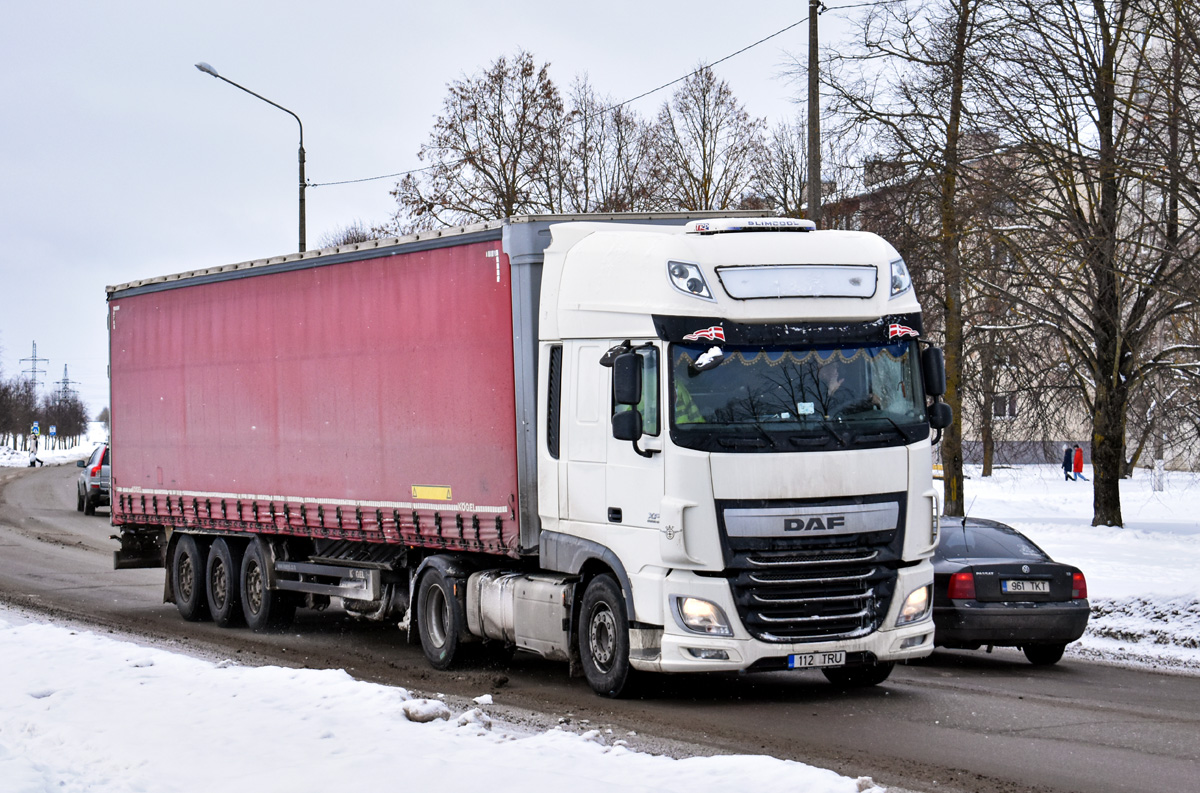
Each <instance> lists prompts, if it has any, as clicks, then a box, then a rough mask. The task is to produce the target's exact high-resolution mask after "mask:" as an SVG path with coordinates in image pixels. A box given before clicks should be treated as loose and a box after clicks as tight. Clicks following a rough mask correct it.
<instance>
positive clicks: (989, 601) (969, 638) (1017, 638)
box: [933, 518, 1090, 665]
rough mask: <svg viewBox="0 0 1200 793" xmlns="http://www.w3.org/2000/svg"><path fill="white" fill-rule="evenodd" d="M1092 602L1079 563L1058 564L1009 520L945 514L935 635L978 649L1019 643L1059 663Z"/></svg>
mask: <svg viewBox="0 0 1200 793" xmlns="http://www.w3.org/2000/svg"><path fill="white" fill-rule="evenodd" d="M1089 608H1090V607H1089V605H1088V601H1087V581H1086V579H1084V577H1083V573H1082V572H1080V571H1079V568H1077V567H1072V566H1071V565H1067V564H1059V563H1058V562H1056V561H1054V560H1053V559H1051V558H1050V557H1049V556H1048V555H1047V554H1046V552H1045V551H1043V550H1042V549H1041V548H1039V547H1037V546H1036V545H1034V544H1033V543H1032V542H1031V541H1030V540H1029V538H1028V537H1026V536H1025V535H1023V534H1021V533H1020V532H1019V531H1017V530H1016V529H1014V528H1012V527H1011V526H1005V525H1004V524H1003V523H996V522H995V521H990V520H980V519H978V518H967V519H966V520H965V521H960V520H943V521H942V537H941V542H940V543H939V544H938V549H937V553H936V554H934V557H933V624H934V637H933V642H934V645H935V646H938V647H952V648H960V649H966V650H976V649H979V648H980V647H984V646H987V647H989V648H990V647H992V646H997V647H1020V648H1021V649H1022V650H1023V651H1024V652H1025V657H1026V658H1028V659H1029V661H1030V663H1033V664H1037V665H1046V664H1053V663H1057V662H1058V660H1059V659H1060V658H1062V656H1063V650H1065V649H1066V646H1067V645H1068V644H1069V643H1071V642H1073V641H1075V640H1076V639H1078V638H1079V637H1080V636H1082V635H1083V629H1084V628H1085V627H1087V621H1088V611H1089Z"/></svg>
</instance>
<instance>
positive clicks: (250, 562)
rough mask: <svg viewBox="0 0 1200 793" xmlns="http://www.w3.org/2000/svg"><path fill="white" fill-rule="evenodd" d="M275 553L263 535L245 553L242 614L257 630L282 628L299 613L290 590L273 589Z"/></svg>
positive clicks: (242, 576) (241, 589)
mask: <svg viewBox="0 0 1200 793" xmlns="http://www.w3.org/2000/svg"><path fill="white" fill-rule="evenodd" d="M273 557H274V554H272V553H271V550H270V548H269V547H268V546H267V543H266V541H264V540H262V539H261V538H256V539H254V540H251V542H250V545H249V546H248V547H247V548H246V553H245V555H244V556H243V557H242V565H241V574H240V575H239V576H238V589H239V590H240V592H241V596H242V614H243V616H245V618H246V624H247V625H248V626H249V627H250V630H252V631H256V632H258V633H264V632H267V631H277V630H282V629H283V628H286V627H287V626H289V625H291V624H292V620H293V619H295V617H296V600H295V598H293V597H292V595H291V593H290V592H285V591H283V590H281V589H271V586H270V581H271V565H272V559H273Z"/></svg>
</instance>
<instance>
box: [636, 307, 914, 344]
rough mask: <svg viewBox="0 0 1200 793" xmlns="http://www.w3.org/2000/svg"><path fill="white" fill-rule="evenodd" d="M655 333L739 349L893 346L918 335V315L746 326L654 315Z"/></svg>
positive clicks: (666, 338) (665, 338)
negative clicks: (752, 347) (807, 346)
mask: <svg viewBox="0 0 1200 793" xmlns="http://www.w3.org/2000/svg"><path fill="white" fill-rule="evenodd" d="M654 330H655V332H656V333H657V334H658V337H659V338H660V339H662V340H663V341H670V342H679V343H682V342H697V341H699V342H713V343H715V344H733V345H738V346H743V345H756V344H769V345H793V344H795V345H801V344H803V345H824V344H829V345H859V344H892V343H894V342H897V341H901V340H903V339H911V338H917V337H918V336H920V335H921V331H922V327H921V315H920V314H917V313H913V314H892V315H889V316H884V317H880V318H878V319H873V320H867V321H847V322H829V323H822V322H787V323H782V322H770V323H763V324H746V323H741V322H731V321H729V320H727V319H719V318H717V317H676V316H665V315H659V314H656V315H654Z"/></svg>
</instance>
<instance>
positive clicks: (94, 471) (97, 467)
mask: <svg viewBox="0 0 1200 793" xmlns="http://www.w3.org/2000/svg"><path fill="white" fill-rule="evenodd" d="M103 464H104V463H96V465H95V466H94V467H93V468H92V476H100V466H102V465H103Z"/></svg>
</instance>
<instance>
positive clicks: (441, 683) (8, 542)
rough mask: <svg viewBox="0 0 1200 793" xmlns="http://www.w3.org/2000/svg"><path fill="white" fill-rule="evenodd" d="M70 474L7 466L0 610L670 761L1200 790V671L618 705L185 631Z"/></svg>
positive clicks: (154, 576)
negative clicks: (794, 763)
mask: <svg viewBox="0 0 1200 793" xmlns="http://www.w3.org/2000/svg"><path fill="white" fill-rule="evenodd" d="M76 474H77V469H76V468H74V467H71V466H61V467H47V468H41V469H3V468H0V600H3V601H5V602H8V603H10V604H13V605H16V606H19V607H24V608H27V609H32V610H36V611H39V612H42V613H46V614H48V615H50V616H52V617H54V618H55V619H59V620H66V621H70V622H73V623H83V624H86V625H90V626H93V627H94V628H95V629H97V630H99V631H110V632H113V633H115V634H119V635H126V636H131V637H133V638H134V639H136V640H139V641H144V642H148V643H153V644H156V645H159V646H165V647H168V648H171V649H175V650H181V651H185V652H192V653H196V654H200V655H204V656H208V657H229V658H234V659H236V660H238V661H240V662H243V663H247V664H266V663H270V664H285V665H289V666H297V667H310V668H343V669H346V670H347V671H349V672H351V673H352V674H354V675H356V676H357V677H360V678H362V679H366V680H372V681H376V682H383V683H387V684H390V685H399V686H404V687H406V688H409V689H410V690H413V691H418V692H428V693H432V692H443V693H446V694H447V695H450V696H451V697H454V696H461V697H474V696H477V695H479V694H482V693H492V694H493V696H494V697H495V700H496V702H497V703H498V704H497V709H498V711H499V713H500V715H502V716H505V717H508V718H512V719H514V720H517V721H524V722H527V723H529V724H531V725H532V726H534V727H545V726H547V725H551V724H555V723H558V721H559V719H565V720H567V722H568V725H567V726H568V727H569V728H573V729H579V730H583V729H590V728H596V727H600V728H606V727H607V728H611V729H613V732H614V737H620V738H625V739H626V740H630V741H631V742H632V743H633V744H634V745H635V746H638V747H642V748H648V749H651V750H654V751H669V752H671V753H673V754H676V755H679V754H687V753H689V752H695V751H705V752H714V751H715V752H736V753H749V754H760V753H761V754H770V755H773V756H776V757H783V758H789V759H793V760H798V761H802V762H806V763H811V764H813V765H818V766H823V767H826V768H832V769H834V770H835V771H838V772H839V773H843V774H847V775H850V776H871V777H873V778H874V779H875V780H876V781H877V782H879V783H881V784H886V785H894V786H898V787H904V788H909V789H912V790H920V791H926V793H931V792H932V791H963V792H964V793H966V792H970V793H991V792H992V791H1079V792H1080V793H1108V792H1110V791H1112V792H1114V793H1115V791H1138V792H1139V793H1140V792H1142V791H1156V792H1158V793H1173V792H1174V791H1200V678H1197V677H1188V676H1181V675H1171V674H1159V673H1156V672H1153V671H1143V670H1131V669H1123V668H1118V667H1112V666H1105V665H1102V664H1096V663H1089V662H1084V661H1078V660H1072V659H1070V658H1068V659H1066V660H1064V661H1062V662H1061V663H1059V664H1058V665H1056V666H1054V667H1050V668H1034V667H1032V666H1030V665H1029V664H1028V663H1026V662H1025V660H1024V657H1023V656H1021V655H1020V654H1019V653H1016V652H1015V651H1011V652H1010V651H1002V650H997V651H996V652H995V653H994V654H992V655H988V654H985V653H983V652H974V653H967V652H937V653H935V654H934V655H933V656H932V658H930V659H928V660H926V661H923V662H921V663H919V664H914V665H909V666H906V667H900V668H898V669H897V670H896V672H894V673H893V675H892V677H891V678H890V679H889V680H888V681H887V682H886V683H885V684H883V685H882V686H879V687H877V688H874V689H870V690H866V691H860V692H853V693H838V692H836V691H834V690H833V689H832V688H831V687H830V686H829V685H827V684H826V683H825V681H824V678H823V677H822V676H821V675H820V674H817V673H812V672H804V673H794V674H793V673H770V674H762V675H712V676H703V677H692V676H686V677H654V678H650V679H649V680H648V681H646V682H645V684H644V686H643V693H642V695H641V696H640V697H638V698H635V699H630V700H620V701H609V700H604V699H600V698H598V697H596V696H594V695H593V694H592V692H591V690H590V689H589V688H588V687H587V685H586V683H585V682H584V681H583V680H581V679H570V678H568V676H567V669H566V666H565V665H560V664H553V663H547V662H544V661H542V660H540V659H537V658H533V657H526V656H524V655H518V657H517V658H516V659H514V660H513V661H512V662H511V663H508V664H505V665H502V666H495V665H490V664H489V663H487V662H485V661H483V660H479V661H476V662H474V663H471V664H468V665H466V666H465V667H464V668H462V669H459V670H454V671H451V672H437V671H435V670H433V669H431V668H429V667H428V665H427V664H426V662H425V660H424V657H423V655H422V654H421V651H420V648H419V647H416V646H412V645H409V644H407V642H406V641H405V637H404V635H403V634H402V633H401V632H400V631H398V630H397V629H396V628H395V626H393V625H383V624H377V623H364V622H361V621H358V620H354V619H351V618H349V617H347V616H346V615H345V614H344V613H342V612H340V611H337V610H330V611H328V612H325V613H317V612H312V611H301V612H300V614H299V616H298V619H297V623H296V625H295V626H294V627H293V628H292V629H291V630H289V631H288V632H287V633H283V634H274V635H259V634H253V633H251V632H249V631H246V630H244V629H243V630H222V629H219V628H217V627H215V626H214V625H212V624H211V623H199V624H197V623H187V622H184V621H183V620H182V619H181V618H180V617H179V615H178V613H177V612H176V611H175V607H174V606H172V605H164V604H163V602H162V600H163V598H162V594H163V572H162V571H161V570H122V571H115V570H113V569H112V551H113V550H114V549H115V548H116V543H115V542H113V541H112V540H110V539H109V535H110V534H111V533H112V529H111V527H110V526H109V525H108V520H107V517H108V515H107V510H106V509H104V508H101V509H100V511H99V513H98V514H97V515H96V516H94V517H87V516H84V515H83V514H81V513H78V512H76V511H75V491H74V489H73V488H74V478H75V475H76ZM629 731H634V732H636V733H637V736H636V737H627V736H626V734H627V732H629Z"/></svg>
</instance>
